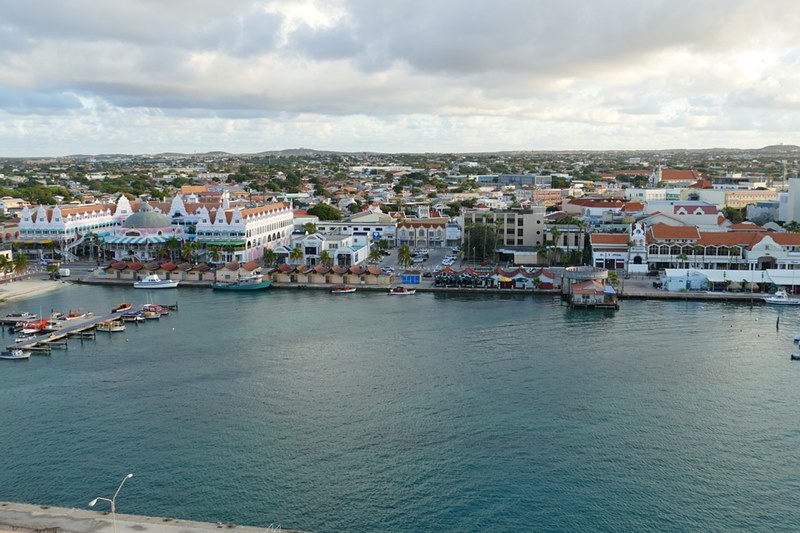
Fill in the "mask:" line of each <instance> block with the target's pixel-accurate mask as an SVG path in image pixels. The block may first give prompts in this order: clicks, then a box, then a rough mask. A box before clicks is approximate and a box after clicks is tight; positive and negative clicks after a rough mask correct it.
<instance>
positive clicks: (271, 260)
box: [264, 248, 277, 266]
mask: <svg viewBox="0 0 800 533" xmlns="http://www.w3.org/2000/svg"><path fill="white" fill-rule="evenodd" d="M276 259H277V255H275V250H273V249H272V248H266V249H265V250H264V264H265V265H266V266H272V265H274V264H275V261H276Z"/></svg>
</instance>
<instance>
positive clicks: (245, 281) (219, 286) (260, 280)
mask: <svg viewBox="0 0 800 533" xmlns="http://www.w3.org/2000/svg"><path fill="white" fill-rule="evenodd" d="M270 285H272V280H269V279H264V276H262V275H260V274H256V275H254V276H247V277H243V278H239V279H237V280H236V281H231V282H222V281H220V282H216V283H213V284H212V285H211V288H212V289H216V290H221V291H257V290H261V289H267V288H269V286H270Z"/></svg>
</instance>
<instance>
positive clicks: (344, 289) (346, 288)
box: [331, 285, 356, 294]
mask: <svg viewBox="0 0 800 533" xmlns="http://www.w3.org/2000/svg"><path fill="white" fill-rule="evenodd" d="M353 292H356V288H355V287H350V286H349V285H342V286H341V287H336V288H335V289H331V294H350V293H353Z"/></svg>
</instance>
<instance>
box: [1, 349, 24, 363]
mask: <svg viewBox="0 0 800 533" xmlns="http://www.w3.org/2000/svg"><path fill="white" fill-rule="evenodd" d="M30 357H31V352H26V351H25V350H20V349H19V348H14V349H13V350H11V351H9V352H0V359H6V360H12V361H15V360H16V361H18V360H21V359H30Z"/></svg>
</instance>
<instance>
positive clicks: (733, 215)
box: [722, 207, 744, 224]
mask: <svg viewBox="0 0 800 533" xmlns="http://www.w3.org/2000/svg"><path fill="white" fill-rule="evenodd" d="M722 213H723V214H724V215H725V218H727V219H728V220H730V221H731V222H732V223H734V224H741V223H742V222H744V209H735V208H733V207H724V208H723V209H722Z"/></svg>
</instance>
